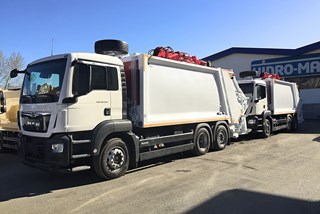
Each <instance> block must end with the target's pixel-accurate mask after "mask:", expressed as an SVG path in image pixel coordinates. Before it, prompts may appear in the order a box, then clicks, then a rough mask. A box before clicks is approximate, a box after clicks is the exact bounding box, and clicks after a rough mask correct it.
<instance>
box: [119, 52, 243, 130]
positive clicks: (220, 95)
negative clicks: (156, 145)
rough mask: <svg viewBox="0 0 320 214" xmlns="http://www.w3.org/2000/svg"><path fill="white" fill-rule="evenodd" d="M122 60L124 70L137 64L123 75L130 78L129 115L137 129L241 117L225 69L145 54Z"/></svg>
mask: <svg viewBox="0 0 320 214" xmlns="http://www.w3.org/2000/svg"><path fill="white" fill-rule="evenodd" d="M122 60H123V62H124V64H125V68H126V67H129V66H131V65H136V66H131V67H132V68H131V69H127V71H126V73H127V77H128V76H130V77H131V79H127V81H129V82H130V84H129V85H130V86H131V89H130V90H129V91H131V92H132V96H131V98H130V99H131V105H130V109H129V115H130V117H131V118H132V122H133V124H134V125H135V126H137V127H141V128H148V127H158V126H168V125H179V124H187V123H189V124H190V123H200V122H208V121H220V120H224V121H228V122H229V123H233V122H234V123H235V122H236V121H238V120H239V118H240V116H241V114H243V112H241V105H240V104H239V102H238V100H237V97H236V95H235V93H234V91H235V90H236V89H235V88H234V85H233V82H232V79H231V78H230V73H229V71H227V70H223V69H214V68H210V67H205V66H199V65H193V64H187V63H183V62H178V61H173V60H168V59H163V58H159V57H151V56H149V55H146V54H139V55H137V56H129V57H124V58H122ZM128 63H129V64H128ZM129 72H130V74H129ZM135 78H139V80H138V81H137V80H136V79H135ZM137 84H138V85H137ZM229 91H231V92H232V91H233V92H232V93H230V92H229ZM228 92H229V93H228ZM134 93H135V94H134Z"/></svg>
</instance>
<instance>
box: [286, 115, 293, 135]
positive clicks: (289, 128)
mask: <svg viewBox="0 0 320 214" xmlns="http://www.w3.org/2000/svg"><path fill="white" fill-rule="evenodd" d="M292 122H293V121H292V117H291V116H290V115H288V116H287V132H292Z"/></svg>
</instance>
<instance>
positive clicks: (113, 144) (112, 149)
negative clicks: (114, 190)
mask: <svg viewBox="0 0 320 214" xmlns="http://www.w3.org/2000/svg"><path fill="white" fill-rule="evenodd" d="M128 166H129V152H128V148H127V145H126V144H125V143H124V142H123V141H122V140H121V139H120V138H113V139H110V140H108V141H107V142H106V143H105V144H104V146H103V148H102V150H101V152H100V154H99V155H97V156H94V158H93V169H94V171H95V172H96V173H97V174H98V175H99V176H100V177H102V178H104V179H114V178H119V177H121V176H123V175H124V174H125V173H126V171H127V170H128Z"/></svg>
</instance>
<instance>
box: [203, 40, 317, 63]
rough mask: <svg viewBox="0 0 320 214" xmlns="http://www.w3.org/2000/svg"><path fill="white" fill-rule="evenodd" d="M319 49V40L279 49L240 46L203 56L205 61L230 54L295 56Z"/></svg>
mask: <svg viewBox="0 0 320 214" xmlns="http://www.w3.org/2000/svg"><path fill="white" fill-rule="evenodd" d="M318 49H320V41H319V42H315V43H312V44H310V45H306V46H302V47H300V48H296V49H281V48H241V47H233V48H229V49H226V50H224V51H221V52H218V53H216V54H212V55H210V56H207V57H205V58H203V60H205V61H214V60H217V59H220V58H223V57H225V56H228V55H231V54H237V53H239V54H267V55H268V54H269V55H282V56H283V55H286V56H297V55H302V54H304V53H308V52H311V51H314V50H318Z"/></svg>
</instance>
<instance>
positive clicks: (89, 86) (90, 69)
mask: <svg viewBox="0 0 320 214" xmlns="http://www.w3.org/2000/svg"><path fill="white" fill-rule="evenodd" d="M117 70H118V69H117V67H115V66H107V65H97V64H94V65H92V64H83V63H79V64H78V63H77V64H75V66H74V72H73V78H72V94H73V96H74V97H76V98H77V102H76V103H74V104H72V105H70V106H69V107H68V119H67V123H68V128H69V131H83V130H92V129H94V128H95V127H96V126H97V125H98V124H99V123H100V122H102V121H105V120H110V119H113V118H114V117H115V116H114V114H118V112H119V111H118V109H117V107H119V105H118V104H116V103H115V104H112V103H111V100H112V99H111V98H112V97H117V96H118V94H117V91H119V90H118V89H119V85H118V77H117V76H118V75H117ZM120 96H121V94H120ZM118 100H119V99H115V101H116V102H119V101H118ZM120 102H121V99H120ZM120 106H121V103H120ZM113 107H114V109H112V108H113Z"/></svg>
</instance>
